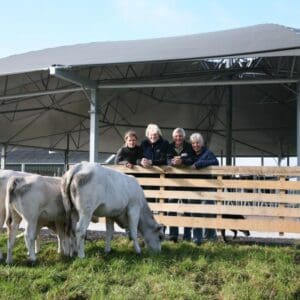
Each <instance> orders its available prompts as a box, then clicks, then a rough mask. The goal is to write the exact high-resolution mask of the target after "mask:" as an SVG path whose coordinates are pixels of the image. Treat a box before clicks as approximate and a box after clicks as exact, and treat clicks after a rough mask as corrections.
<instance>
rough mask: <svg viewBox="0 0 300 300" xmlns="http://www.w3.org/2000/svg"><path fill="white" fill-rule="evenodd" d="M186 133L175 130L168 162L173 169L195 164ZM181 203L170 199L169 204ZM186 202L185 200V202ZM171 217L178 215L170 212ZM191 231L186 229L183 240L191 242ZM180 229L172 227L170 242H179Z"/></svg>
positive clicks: (181, 130)
mask: <svg viewBox="0 0 300 300" xmlns="http://www.w3.org/2000/svg"><path fill="white" fill-rule="evenodd" d="M185 136H186V135H185V131H184V129H183V128H176V129H174V130H173V133H172V138H173V142H172V143H171V144H170V147H169V151H168V155H167V162H168V165H170V166H173V167H180V166H190V165H192V164H193V162H194V160H193V156H194V151H193V148H192V145H191V144H190V143H188V142H186V141H185ZM178 201H180V199H169V200H168V202H169V203H174V202H175V203H176V202H178ZM184 201H185V200H184ZM168 215H169V216H176V215H177V214H176V213H174V212H169V213H168ZM190 231H191V228H184V234H183V239H184V240H185V239H186V240H190V234H189V233H190ZM178 234H179V231H178V227H175V226H171V227H170V240H171V241H173V242H175V243H176V242H177V241H178Z"/></svg>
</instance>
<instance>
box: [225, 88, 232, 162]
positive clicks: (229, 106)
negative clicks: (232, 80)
mask: <svg viewBox="0 0 300 300" xmlns="http://www.w3.org/2000/svg"><path fill="white" fill-rule="evenodd" d="M227 91H228V94H227V105H226V165H227V166H231V164H232V86H231V85H229V86H228V87H227Z"/></svg>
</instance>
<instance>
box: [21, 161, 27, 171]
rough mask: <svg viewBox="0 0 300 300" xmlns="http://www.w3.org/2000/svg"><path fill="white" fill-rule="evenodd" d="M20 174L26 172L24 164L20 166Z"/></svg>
mask: <svg viewBox="0 0 300 300" xmlns="http://www.w3.org/2000/svg"><path fill="white" fill-rule="evenodd" d="M21 172H26V165H25V164H24V163H22V164H21Z"/></svg>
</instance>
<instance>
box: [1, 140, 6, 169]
mask: <svg viewBox="0 0 300 300" xmlns="http://www.w3.org/2000/svg"><path fill="white" fill-rule="evenodd" d="M6 150H7V145H5V144H2V147H1V162H0V165H1V166H0V168H1V170H4V169H5V164H6Z"/></svg>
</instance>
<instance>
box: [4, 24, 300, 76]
mask: <svg viewBox="0 0 300 300" xmlns="http://www.w3.org/2000/svg"><path fill="white" fill-rule="evenodd" d="M299 33H300V32H299V30H298V29H294V28H289V27H285V26H281V25H276V24H262V25H255V26H250V27H244V28H238V29H231V30H224V31H218V32H209V33H201V34H193V35H186V36H177V37H168V38H156V39H145V40H131V41H119V42H96V43H87V44H78V45H71V46H63V47H57V48H49V49H44V50H39V51H32V52H28V53H24V54H19V55H13V56H9V57H6V58H2V59H0V76H1V75H8V74H17V73H23V72H33V71H41V70H46V69H48V67H49V66H51V65H68V66H91V65H102V64H116V63H137V62H150V61H173V60H184V59H195V58H213V57H232V56H238V57H244V56H264V57H267V56H292V55H299V54H300V34H299Z"/></svg>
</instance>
